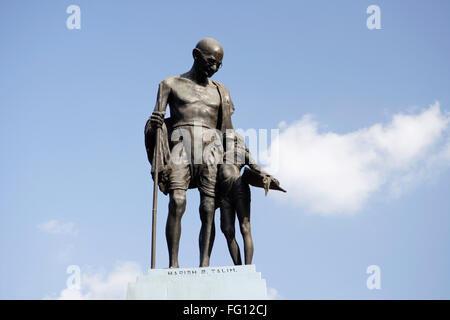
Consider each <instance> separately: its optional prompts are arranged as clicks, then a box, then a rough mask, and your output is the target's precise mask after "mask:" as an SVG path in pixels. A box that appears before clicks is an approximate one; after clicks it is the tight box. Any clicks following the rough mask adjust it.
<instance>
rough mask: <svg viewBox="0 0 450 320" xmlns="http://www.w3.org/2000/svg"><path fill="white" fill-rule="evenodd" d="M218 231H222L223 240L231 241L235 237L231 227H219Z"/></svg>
mask: <svg viewBox="0 0 450 320" xmlns="http://www.w3.org/2000/svg"><path fill="white" fill-rule="evenodd" d="M220 229H221V230H222V232H223V234H224V235H225V238H227V239H228V240H231V239H233V238H234V236H235V230H234V228H233V227H232V226H221V227H220Z"/></svg>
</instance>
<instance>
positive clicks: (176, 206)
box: [169, 190, 186, 214]
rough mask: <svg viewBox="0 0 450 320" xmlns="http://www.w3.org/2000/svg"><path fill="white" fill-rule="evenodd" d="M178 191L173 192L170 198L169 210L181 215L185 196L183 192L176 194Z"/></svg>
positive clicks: (184, 207) (184, 204) (184, 206)
mask: <svg viewBox="0 0 450 320" xmlns="http://www.w3.org/2000/svg"><path fill="white" fill-rule="evenodd" d="M177 191H178V190H174V192H173V194H172V196H171V198H170V204H169V205H170V208H171V209H172V210H171V211H172V212H174V213H176V214H180V213H181V214H182V213H183V212H184V210H185V209H186V194H185V193H184V192H177Z"/></svg>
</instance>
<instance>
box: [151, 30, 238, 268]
mask: <svg viewBox="0 0 450 320" xmlns="http://www.w3.org/2000/svg"><path fill="white" fill-rule="evenodd" d="M223 54H224V52H223V48H222V46H221V45H220V43H219V42H218V41H216V40H214V39H211V38H204V39H202V40H200V41H199V42H198V43H197V45H196V47H195V48H194V49H193V51H192V55H193V58H194V63H193V65H192V68H191V69H190V70H189V71H188V72H186V73H183V74H181V75H178V76H173V77H168V78H166V79H164V80H163V81H162V82H161V83H160V84H159V90H158V97H157V101H156V106H155V109H154V111H153V113H152V115H151V117H150V119H149V121H148V123H150V126H151V127H153V128H156V127H158V128H161V127H164V125H165V126H166V127H167V137H164V135H163V139H168V140H169V141H168V145H169V148H170V161H169V163H168V166H167V167H168V170H167V172H166V176H167V190H168V194H169V213H168V217H167V223H166V240H167V246H168V250H169V267H170V268H179V263H178V249H179V243H180V235H181V218H182V216H183V214H184V211H185V208H186V190H187V189H190V188H197V189H198V190H199V192H200V208H199V211H200V219H201V229H200V235H199V247H200V267H207V266H209V263H210V255H211V250H212V244H213V239H214V233H215V229H214V211H215V195H216V178H217V159H221V158H222V154H221V151H223V150H221V149H220V148H221V145H222V137H221V136H219V135H220V134H221V132H222V131H223V132H225V130H226V129H230V128H231V129H232V124H231V117H230V116H231V114H232V113H233V111H234V106H233V103H232V101H231V98H230V95H229V91H228V89H226V87H225V86H224V85H222V84H221V83H219V82H217V81H212V80H209V78H211V77H212V76H213V75H214V74H215V73H216V72H217V71H218V70H219V68H220V67H221V65H222V59H223ZM167 104H168V105H169V107H170V118H168V119H167V118H166V119H164V116H165V113H166V107H167ZM199 131H200V132H201V133H200V134H199V133H198V132H199ZM212 140H215V142H217V143H218V144H217V145H215V144H211V141H212ZM211 146H213V147H211ZM147 151H148V150H147ZM199 155H200V158H199ZM149 159H150V157H149ZM160 186H161V185H160Z"/></svg>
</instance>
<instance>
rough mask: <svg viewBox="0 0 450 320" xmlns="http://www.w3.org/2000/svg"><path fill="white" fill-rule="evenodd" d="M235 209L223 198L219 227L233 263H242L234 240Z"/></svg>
mask: <svg viewBox="0 0 450 320" xmlns="http://www.w3.org/2000/svg"><path fill="white" fill-rule="evenodd" d="M235 212H236V211H235V209H234V207H233V205H232V204H231V202H230V201H229V199H228V198H226V199H223V200H222V203H221V205H220V229H221V230H222V232H223V234H224V235H225V238H226V239H227V244H228V250H229V251H230V255H231V258H232V259H233V263H234V264H235V265H240V264H242V260H241V252H240V249H239V245H238V243H237V241H236V232H235V228H234V224H235V221H236V213H235Z"/></svg>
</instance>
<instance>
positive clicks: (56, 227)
mask: <svg viewBox="0 0 450 320" xmlns="http://www.w3.org/2000/svg"><path fill="white" fill-rule="evenodd" d="M37 227H38V229H39V230H40V231H43V232H47V233H52V234H64V235H76V234H77V233H78V231H77V230H76V229H75V224H74V223H73V222H61V221H58V220H49V221H47V222H44V223H41V224H38V226H37Z"/></svg>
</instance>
